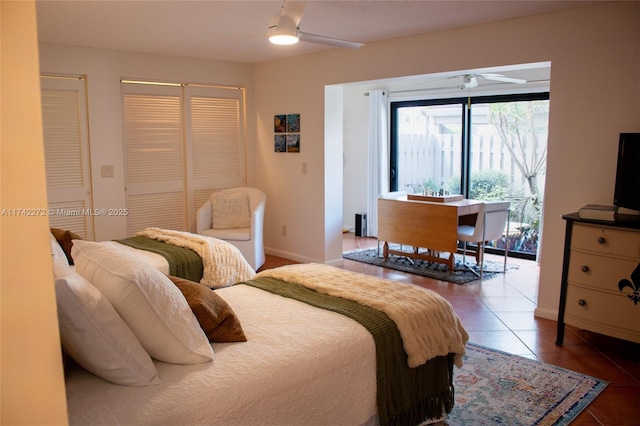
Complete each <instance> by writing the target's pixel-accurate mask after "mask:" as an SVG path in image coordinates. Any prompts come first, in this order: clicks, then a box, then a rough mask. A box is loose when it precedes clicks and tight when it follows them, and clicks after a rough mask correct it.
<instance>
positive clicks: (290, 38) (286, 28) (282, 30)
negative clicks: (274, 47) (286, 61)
mask: <svg viewBox="0 0 640 426" xmlns="http://www.w3.org/2000/svg"><path fill="white" fill-rule="evenodd" d="M305 7H306V3H305V2H302V1H286V0H285V1H283V3H282V8H281V9H280V13H279V14H277V15H275V16H274V17H272V18H271V20H270V21H269V28H268V31H267V36H268V37H269V41H270V42H271V43H274V44H285V45H286V44H294V43H297V42H298V41H305V42H309V43H316V44H324V45H329V46H336V47H344V48H348V49H357V48H358V47H361V46H364V44H363V43H356V42H353V41H347V40H340V39H336V38H331V37H325V36H321V35H316V34H309V33H305V32H302V31H300V21H301V20H302V15H303V14H304V10H305Z"/></svg>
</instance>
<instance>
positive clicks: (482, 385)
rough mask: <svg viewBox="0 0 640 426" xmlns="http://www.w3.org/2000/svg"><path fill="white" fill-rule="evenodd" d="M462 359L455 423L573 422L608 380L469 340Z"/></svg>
mask: <svg viewBox="0 0 640 426" xmlns="http://www.w3.org/2000/svg"><path fill="white" fill-rule="evenodd" d="M463 359H464V365H463V366H462V368H454V387H455V395H456V396H455V406H454V407H453V410H452V411H451V413H450V414H449V416H448V418H447V420H446V424H447V425H451V426H458V425H474V426H476V425H510V426H513V425H526V426H529V425H568V424H569V423H570V422H571V421H572V420H573V419H575V418H576V416H577V415H578V414H579V413H580V412H581V411H582V410H583V409H584V408H585V407H586V406H587V405H589V404H590V403H591V402H592V401H593V400H594V399H595V398H596V397H597V396H598V395H599V394H600V392H602V391H603V390H604V388H605V387H606V386H607V384H608V383H607V382H605V381H602V380H599V379H596V378H593V377H590V376H585V375H584V374H580V373H576V372H575V371H571V370H567V369H564V368H561V367H556V366H554V365H550V364H545V363H541V362H538V361H534V360H531V359H528V358H524V357H520V356H516V355H510V354H507V353H504V352H500V351H496V350H493V349H489V348H485V347H482V346H479V345H474V344H469V343H467V353H466V355H465V356H464V358H463Z"/></svg>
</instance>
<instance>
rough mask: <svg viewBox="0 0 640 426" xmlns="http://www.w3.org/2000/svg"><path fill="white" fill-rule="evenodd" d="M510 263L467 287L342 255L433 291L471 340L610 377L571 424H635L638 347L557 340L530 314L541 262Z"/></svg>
mask: <svg viewBox="0 0 640 426" xmlns="http://www.w3.org/2000/svg"><path fill="white" fill-rule="evenodd" d="M376 246H377V240H376V239H374V238H361V237H355V235H354V234H353V233H345V234H344V238H343V247H344V251H350V250H355V249H359V248H367V247H376ZM288 263H295V262H293V261H290V260H287V259H282V258H278V257H274V256H269V255H267V261H266V263H265V265H264V266H263V267H262V268H261V269H269V268H273V267H277V266H281V265H283V264H288ZM509 263H510V264H516V263H517V264H518V265H519V267H518V269H517V270H515V271H510V272H509V273H507V274H505V275H499V276H497V277H494V278H491V279H488V280H484V281H482V282H480V281H474V282H472V283H468V284H465V285H458V284H452V283H448V282H444V281H438V280H434V279H431V278H426V277H422V276H418V275H412V274H407V273H404V272H398V271H394V270H391V269H387V268H382V267H378V266H373V265H368V264H364V263H360V262H355V261H350V260H346V259H345V261H344V268H345V269H348V270H351V271H357V272H361V273H364V274H368V275H375V276H379V277H384V278H387V279H392V280H396V281H403V282H412V283H414V284H417V285H420V286H423V287H425V288H428V289H431V290H434V291H436V292H438V293H439V294H441V295H442V296H443V297H445V298H446V299H447V300H449V302H450V303H451V304H452V306H453V307H454V309H455V311H456V312H457V313H458V316H459V317H460V319H461V321H462V323H463V325H464V326H465V328H466V329H467V331H468V332H469V336H470V337H469V340H470V341H471V342H473V343H477V344H480V345H484V346H487V347H490V348H494V349H498V350H501V351H505V352H509V353H512V354H517V355H522V356H526V357H528V358H532V359H537V360H540V361H543V362H547V363H550V364H554V365H557V366H560V367H564V368H568V369H571V370H574V371H578V372H580V373H583V374H588V375H591V376H594V377H597V378H600V379H602V380H606V381H608V382H609V386H607V388H606V389H605V390H604V391H603V392H602V393H601V394H600V395H599V396H598V398H597V399H596V400H595V401H594V402H593V403H592V404H590V405H589V406H588V407H587V409H586V410H584V411H583V412H582V413H581V414H580V416H578V418H577V419H576V420H575V421H574V422H573V423H572V425H578V426H579V425H605V426H623V425H640V345H637V344H633V343H630V342H626V341H622V340H618V339H613V338H609V337H606V336H602V335H598V334H595V333H591V332H587V331H583V330H578V329H576V328H574V327H571V326H567V330H566V332H565V342H564V343H565V344H564V345H563V346H556V345H555V339H556V322H555V321H551V320H547V319H542V318H536V317H534V315H533V311H534V309H535V307H536V299H537V295H538V272H539V268H538V265H537V264H536V263H535V262H532V261H526V260H520V259H512V258H509Z"/></svg>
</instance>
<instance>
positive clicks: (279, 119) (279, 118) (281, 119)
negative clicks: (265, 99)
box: [273, 114, 287, 133]
mask: <svg viewBox="0 0 640 426" xmlns="http://www.w3.org/2000/svg"><path fill="white" fill-rule="evenodd" d="M273 131H274V133H286V132H287V116H286V115H284V114H282V115H274V116H273Z"/></svg>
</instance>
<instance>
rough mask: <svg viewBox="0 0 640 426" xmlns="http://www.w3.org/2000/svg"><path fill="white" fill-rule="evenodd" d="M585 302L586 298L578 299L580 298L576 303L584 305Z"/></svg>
mask: <svg viewBox="0 0 640 426" xmlns="http://www.w3.org/2000/svg"><path fill="white" fill-rule="evenodd" d="M586 304H587V301H586V300H584V299H580V300H578V305H580V306H584V305H586Z"/></svg>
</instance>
